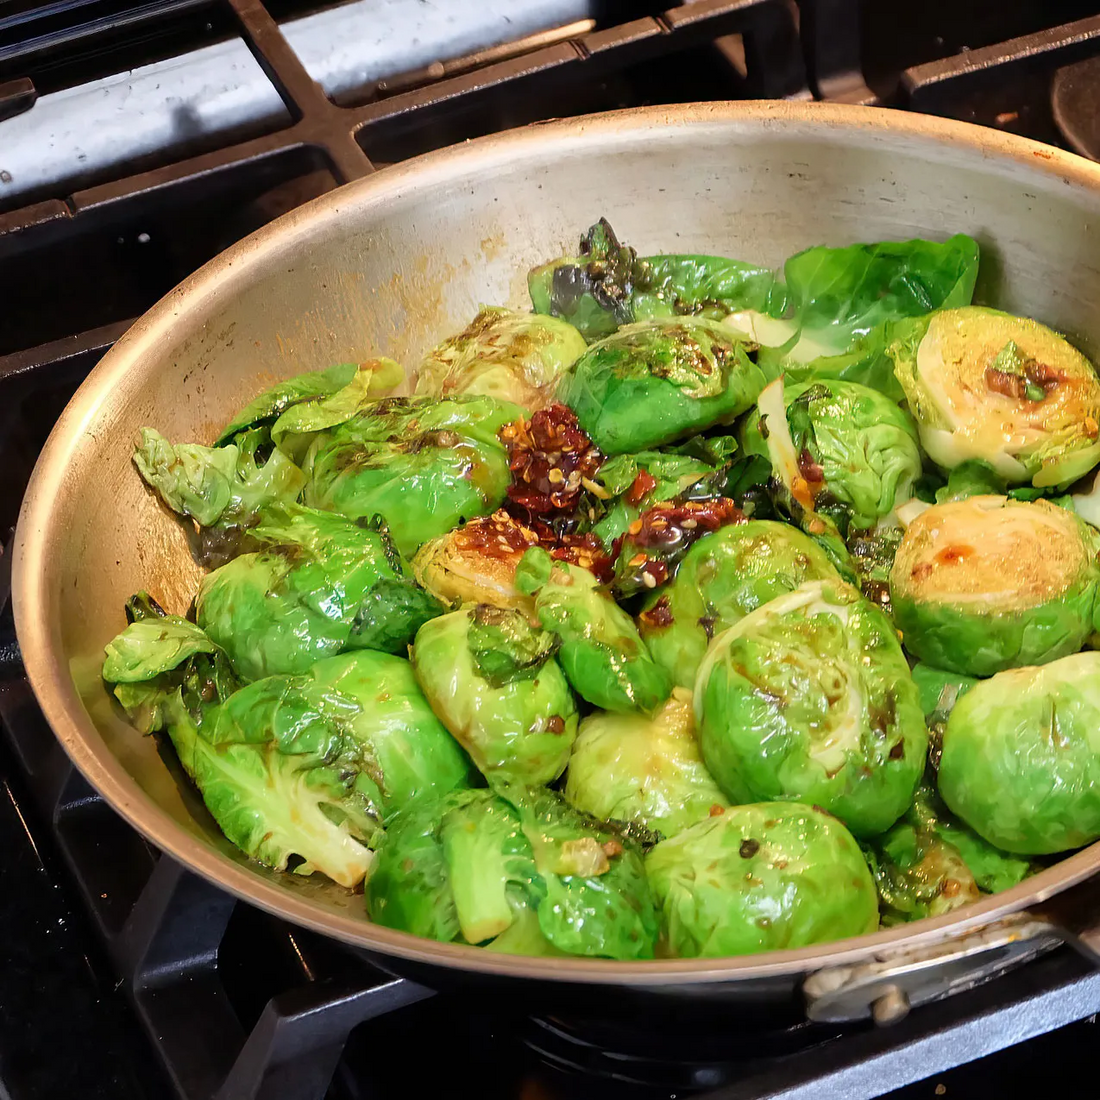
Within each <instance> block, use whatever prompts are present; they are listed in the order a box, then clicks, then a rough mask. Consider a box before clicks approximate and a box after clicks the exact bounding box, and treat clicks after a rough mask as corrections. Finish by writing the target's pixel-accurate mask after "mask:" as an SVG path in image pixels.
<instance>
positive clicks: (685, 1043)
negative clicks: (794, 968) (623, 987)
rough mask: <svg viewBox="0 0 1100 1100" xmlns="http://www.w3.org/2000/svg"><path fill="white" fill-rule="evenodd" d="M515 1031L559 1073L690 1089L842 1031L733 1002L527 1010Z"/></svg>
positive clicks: (739, 1076) (750, 1072)
mask: <svg viewBox="0 0 1100 1100" xmlns="http://www.w3.org/2000/svg"><path fill="white" fill-rule="evenodd" d="M792 1021H793V1022H792ZM856 1030H860V1029H858V1028H857V1029H856ZM521 1034H522V1039H523V1042H524V1044H525V1045H526V1046H527V1047H528V1048H529V1049H530V1050H532V1051H534V1052H535V1053H536V1054H537V1055H538V1057H539V1058H540V1059H541V1060H542V1061H543V1062H545V1063H546V1064H548V1065H549V1066H551V1067H553V1068H554V1069H556V1070H559V1071H562V1072H564V1073H567V1074H571V1075H575V1076H576V1075H580V1076H583V1077H586V1078H597V1079H602V1080H605V1081H618V1082H622V1083H625V1084H631V1085H645V1086H649V1087H651V1088H658V1089H672V1090H679V1091H684V1092H693V1091H699V1090H702V1089H713V1088H718V1087H720V1086H722V1085H726V1084H729V1083H730V1082H732V1081H734V1080H743V1079H744V1078H746V1077H751V1076H755V1075H756V1074H757V1073H760V1072H762V1071H763V1070H766V1069H768V1068H769V1067H770V1066H771V1065H773V1064H776V1063H777V1062H778V1061H779V1060H780V1059H782V1058H785V1057H786V1056H788V1055H790V1054H794V1053H798V1052H802V1051H806V1050H810V1049H812V1048H814V1047H818V1046H822V1045H824V1044H827V1043H828V1042H830V1041H831V1040H833V1039H835V1038H837V1037H838V1036H840V1035H842V1034H843V1031H842V1029H840V1028H838V1027H833V1026H827V1025H823V1024H812V1023H808V1022H806V1021H805V1020H797V1018H796V1017H795V1016H794V1010H793V1008H792V1007H791V1006H784V1009H783V1010H782V1011H779V1012H776V1013H775V1014H774V1017H773V1015H772V1014H769V1013H768V1012H767V1010H765V1011H764V1012H763V1013H761V1012H760V1011H756V1012H754V1013H753V1014H752V1019H751V1020H750V1019H749V1018H748V1016H747V1015H742V1014H741V1013H739V1012H738V1011H737V1009H736V1007H735V1006H730V1005H726V1004H721V1005H718V1004H716V1005H713V1006H711V1007H710V1011H709V1012H708V1013H707V1014H706V1015H704V1014H702V1013H700V1012H692V1013H690V1014H688V1016H687V1017H685V1016H684V1015H682V1014H678V1015H677V1016H676V1017H669V1018H662V1019H654V1018H653V1017H652V1016H646V1017H645V1018H640V1019H639V1018H635V1019H633V1020H631V1019H629V1018H626V1019H622V1020H606V1019H602V1020H594V1019H584V1018H575V1017H571V1018H564V1017H561V1016H534V1017H531V1018H530V1019H529V1020H527V1021H526V1026H525V1027H524V1029H523V1030H522V1032H521Z"/></svg>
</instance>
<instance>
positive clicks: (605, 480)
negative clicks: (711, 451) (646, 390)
mask: <svg viewBox="0 0 1100 1100" xmlns="http://www.w3.org/2000/svg"><path fill="white" fill-rule="evenodd" d="M725 480H726V470H725V469H724V468H721V467H719V468H716V467H715V466H714V465H712V464H710V463H708V462H703V461H700V460H699V459H697V458H692V457H690V456H687V455H675V454H662V453H661V452H660V451H642V452H640V453H639V454H636V455H618V456H616V457H615V458H612V459H608V461H607V462H605V463H604V464H603V465H602V466H601V467H600V471H599V474H598V475H597V477H596V481H597V482H598V483H599V485H600V486H601V487H602V489H603V490H604V492H605V493H607V494H608V496H609V497H610V498H612V499H611V503H610V504H609V505H608V508H607V512H606V513H605V514H604V515H603V517H602V518H601V519H600V521H599V522H598V523H597V524H596V525H595V527H594V528H593V530H594V531H595V532H596V534H597V535H599V536H600V538H601V539H603V541H604V542H605V543H606V544H607V545H608V546H610V545H611V543H612V542H614V541H615V539H617V538H619V537H620V536H621V535H624V534H626V532H627V530H628V529H629V528H630V525H631V524H632V523H634V521H635V520H636V519H638V517H639V516H640V515H641V514H642V513H643V512H644V511H646V509H648V508H652V507H654V505H657V504H661V503H662V502H664V501H666V500H673V499H675V498H676V497H680V496H688V497H690V498H691V499H710V498H713V497H717V496H721V495H722V487H723V485H724V484H725Z"/></svg>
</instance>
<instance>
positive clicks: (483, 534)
mask: <svg viewBox="0 0 1100 1100" xmlns="http://www.w3.org/2000/svg"><path fill="white" fill-rule="evenodd" d="M454 540H455V546H456V547H457V549H459V550H468V551H470V552H472V553H477V554H484V555H485V556H486V557H489V558H498V559H501V560H504V559H507V558H512V557H515V558H519V557H522V556H523V554H524V553H525V552H526V551H527V550H528V549H529V548H530V547H532V546H537V545H538V543H539V536H538V533H537V532H536V531H535V530H534V529H533V528H531V527H528V526H527V525H526V524H523V523H520V522H519V520H517V519H514V518H513V517H512V516H510V515H508V513H507V512H505V511H504V510H503V509H501V510H499V511H496V512H494V513H493V514H492V515H491V516H481V517H480V518H478V519H472V520H470V522H469V523H467V524H465V525H464V526H463V527H460V528H459V529H458V531H456V532H455V536H454Z"/></svg>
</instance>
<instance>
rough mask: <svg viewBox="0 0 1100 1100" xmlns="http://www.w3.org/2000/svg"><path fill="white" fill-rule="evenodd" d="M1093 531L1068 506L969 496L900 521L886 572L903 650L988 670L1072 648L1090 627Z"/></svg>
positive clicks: (1098, 574) (947, 665) (948, 665)
mask: <svg viewBox="0 0 1100 1100" xmlns="http://www.w3.org/2000/svg"><path fill="white" fill-rule="evenodd" d="M1098 548H1100V541H1098V538H1097V536H1096V533H1095V532H1094V531H1092V529H1091V528H1089V527H1088V526H1087V525H1086V524H1084V523H1082V522H1081V520H1079V519H1078V518H1077V517H1076V516H1075V515H1074V514H1073V513H1072V512H1070V511H1068V510H1066V509H1064V508H1058V507H1056V506H1055V505H1053V504H1050V503H1048V502H1047V501H1045V500H1037V501H1034V502H1032V503H1027V502H1024V501H1014V500H1007V499H1006V498H1005V497H1001V496H975V497H969V498H967V499H966V500H961V501H953V502H951V503H947V504H937V505H935V506H933V507H932V508H929V509H928V510H927V511H925V512H922V513H921V514H920V515H919V516H917V518H916V519H915V520H913V522H912V523H911V524H910V525H909V527H908V529H907V530H906V532H905V537H904V538H903V539H902V541H901V545H900V546H899V547H898V552H897V557H896V558H895V559H894V567H893V569H892V571H891V573H890V597H891V602H892V604H893V609H894V621H895V623H896V624H897V627H898V629H899V630H900V631H901V632H902V636H903V638H904V640H905V645H906V648H907V649H908V650H909V651H910V652H911V653H913V654H914V655H916V656H917V657H919V658H920V659H921V660H922V661H927V662H928V663H929V664H931V665H934V666H935V667H937V668H943V669H948V670H950V671H952V672H961V673H965V674H967V675H971V676H989V675H992V674H993V673H994V672H999V671H1001V670H1002V669H1006V668H1015V667H1019V666H1021V665H1029V664H1041V663H1042V662H1045V661H1052V660H1054V659H1055V658H1058V657H1064V656H1065V655H1066V654H1068V653H1073V652H1075V651H1076V650H1078V649H1080V648H1081V646H1082V645H1083V644H1084V642H1085V639H1086V638H1087V637H1088V636H1089V634H1090V633H1091V632H1092V629H1093V626H1092V622H1093V613H1094V606H1095V603H1096V594H1097V584H1098V582H1100V565H1098V564H1097V560H1096V559H1097V550H1098Z"/></svg>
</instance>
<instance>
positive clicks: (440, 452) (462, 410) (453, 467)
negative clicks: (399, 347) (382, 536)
mask: <svg viewBox="0 0 1100 1100" xmlns="http://www.w3.org/2000/svg"><path fill="white" fill-rule="evenodd" d="M522 415H523V413H522V410H521V409H520V408H519V407H518V406H516V405H512V404H509V403H507V402H503V401H496V400H494V399H493V398H491V397H452V398H449V399H446V400H442V401H433V400H431V399H430V398H386V399H384V400H381V401H376V402H374V403H373V404H372V405H371V406H370V407H369V408H368V409H367V410H366V411H364V412H361V413H360V414H358V415H357V416H355V417H353V418H352V419H350V420H347V421H345V422H344V423H342V424H340V425H338V426H337V427H335V428H332V429H330V430H326V431H322V432H320V433H318V435H317V436H316V437H315V438H314V439H313V442H312V443H311V444H310V447H309V450H308V452H307V454H306V458H305V460H304V463H303V468H304V469H305V470H306V473H307V475H308V477H309V481H308V482H307V484H306V488H305V502H306V504H308V505H310V506H311V507H314V508H323V509H326V510H328V511H332V512H340V513H341V514H342V515H346V516H349V517H350V518H352V519H359V518H369V517H371V516H373V515H376V514H379V515H381V516H382V517H383V518H384V519H385V520H386V522H387V523H388V524H389V528H390V533H391V534H392V535H393V540H394V542H395V543H396V544H397V548H398V550H400V552H401V553H402V554H404V555H405V556H411V555H412V554H413V553H414V552H415V551H416V550H417V549H418V548H419V547H420V546H421V545H422V544H423V543H425V542H427V541H428V539H430V538H434V537H435V536H436V535H441V534H444V533H445V532H447V531H449V530H451V528H453V527H456V526H457V525H458V524H460V523H462V522H464V521H465V520H468V519H473V518H474V517H475V516H483V515H488V514H489V513H490V512H492V511H494V510H495V509H496V508H498V507H499V506H500V505H501V504H502V503H503V502H504V496H505V491H506V489H507V487H508V481H509V473H508V458H507V455H506V453H505V449H504V446H503V445H502V444H501V442H500V440H499V439H498V438H497V432H498V431H499V430H500V429H501V428H502V427H503V426H504V425H505V424H507V423H509V422H511V421H513V420H516V419H517V418H519V417H521V416H522Z"/></svg>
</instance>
